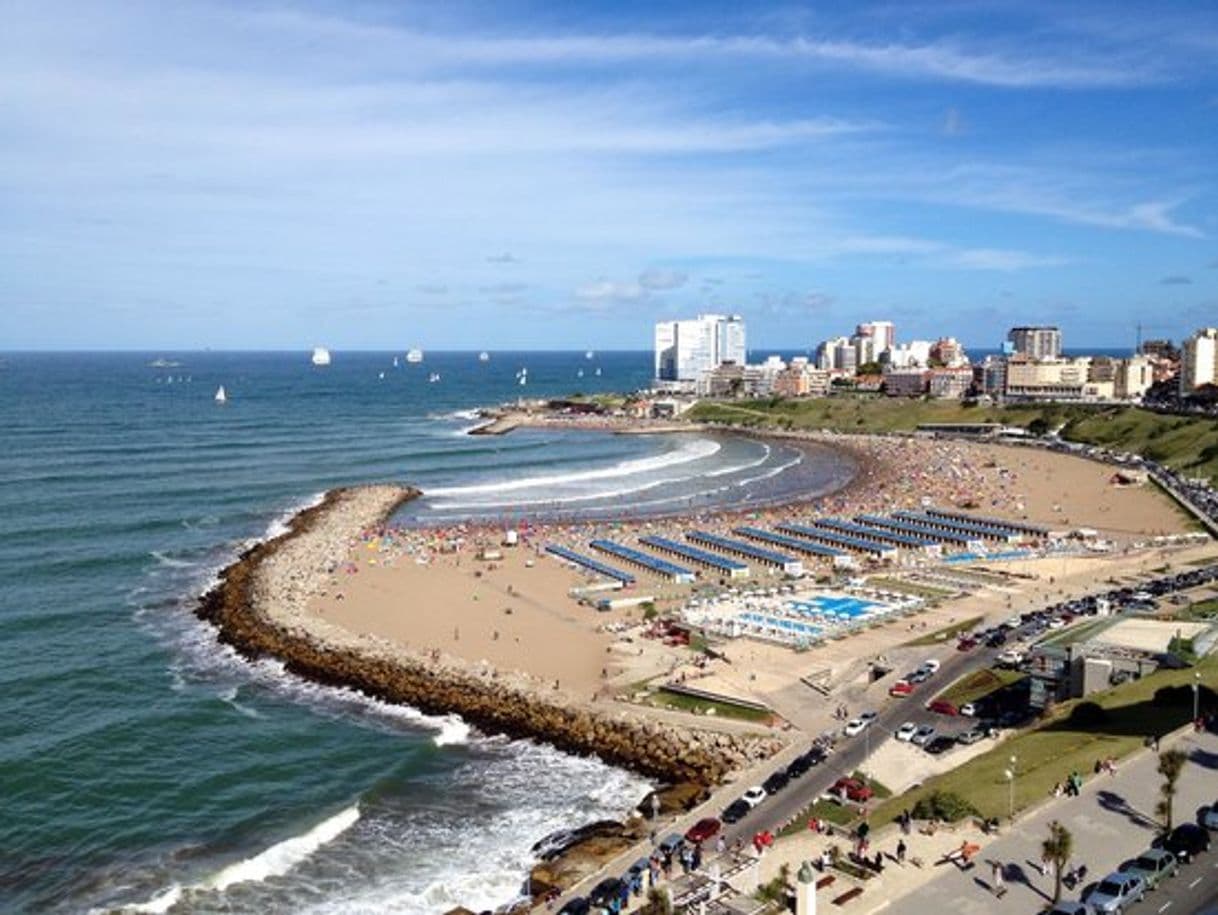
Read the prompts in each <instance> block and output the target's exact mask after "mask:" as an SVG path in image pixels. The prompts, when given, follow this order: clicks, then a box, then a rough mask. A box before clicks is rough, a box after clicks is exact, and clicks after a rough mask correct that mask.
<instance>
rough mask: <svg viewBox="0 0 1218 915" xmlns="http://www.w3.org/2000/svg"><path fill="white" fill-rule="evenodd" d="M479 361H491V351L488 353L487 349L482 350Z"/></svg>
mask: <svg viewBox="0 0 1218 915" xmlns="http://www.w3.org/2000/svg"><path fill="white" fill-rule="evenodd" d="M478 361H479V362H490V361H491V354H490V353H488V352H487V351H486V350H483V351H482V352H480V353H479V354H478Z"/></svg>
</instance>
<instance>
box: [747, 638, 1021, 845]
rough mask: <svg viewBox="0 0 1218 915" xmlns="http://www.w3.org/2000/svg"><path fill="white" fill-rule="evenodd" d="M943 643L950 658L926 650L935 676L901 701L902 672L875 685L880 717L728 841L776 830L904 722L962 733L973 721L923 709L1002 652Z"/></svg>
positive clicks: (813, 696) (755, 810)
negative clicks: (895, 688)
mask: <svg viewBox="0 0 1218 915" xmlns="http://www.w3.org/2000/svg"><path fill="white" fill-rule="evenodd" d="M1026 628H1027V627H1020V628H1019V629H1016V630H1013V631H1012V632H1011V633H1010V636H1009V639H1008V641H1009V642H1014V641H1015V639H1016V638H1018V636H1019V635H1020V634H1021V633H1023V632H1024V631H1026ZM945 644H946V645H947V646H950V654H949V653H947V652H945V651H944V647H941V646H935V647H928V648H927V649H926V657H927V658H937V659H938V660H939V661H940V662H941V667H940V668H939V672H938V673H936V674H935V675H934V676H933V677H931V678H930V679H929V680H927V681H926V682H924V683H919V684H918V685H917V686H915V687H914V690H913V692H912V693H911V694H910V695H908V696H906V697H905V698H903V699H895V698H891V697H889V696H888V692H887V691H888V686H889V685H891V684H892V682H893V681H895V680H896V679H897V678H898V677H899V676H900V675H901V672H900V671H896V672H894V673H893V674H890V675H889V676H887V677H885V678H884V679H883V680H881V681H880V682H879V683H877V684H876V685H875V687H874V688H875V689H876V690H877V698H879V697H880V696H882V700H881V701H880V703H879V707H878V708H871V709H870V711H875V712H877V713H878V715H879V717H877V718H876V720H875V721H873V722H872V723H871V725H870V726H869V727H868V728H867V730H866V731H865V732H864V733H862V734H859V735H858V736H856V737H847V738H841V739H839V741H838V744H837V748H836V750H835V751H834V752H833V753H832V754H831V755H830V756H829V758H828V759H826V760H825V761H824V762H823V763H821V764H820V765H819V766H816V767H815V768H813V769H811V770H810V771H809V772H808V773H807V774H806V775H804V776H803V777H802V778H799V779H794V780H792V781H791V783H790V784H789V785H788V786H787V787H786V788H785V789H784V790H783V791H781V792H780V793H779V794H777V795H775V796H773V797H769V798H766V799H765V801H763V802H762V803H761V804H759V805H758V806H757V807H755V808H753V809H752V810H751V811H749V813H748V814H747V815H746V816H745V817H744V818H743V819H742V820H741V821H740V822H739V823H735V824H732V825H731V826H728V827H727V828H726V830H725V835H726V837H727V840H728V842H729V843H730V842H733V841H735V840H736V839H737V838H740V839H743V840H744V841H745V842H746V843H747V842H750V841H751V840H752V837H753V836H754V835H756V834H757V833H758V832H761V831H762V830H765V829H774V828H775V826H777V825H779V824H781V823H785V822H787V821H788V820H790V819H791V818H792V817H794V816H795V815H796V814H798V813H799V812H800V811H802V810H803V809H804V808H806V807H807V806H808V805H809V804H811V803H812V802H813V801H814V800H816V798H818V797H820V796H821V795H822V794H824V793H825V792H826V791H827V790H828V789H829V787H830V786H831V785H832V784H833V783H834V782H835V781H837V779H838V778H840V777H841V776H843V775H850V774H851V773H852V772H854V771H856V770H857V769H859V768H865V767H864V766H863V763H864V762H865V760H866V758H867V754H868V751H870V752H872V753H874V752H875V751H876V750H878V749H879V747H880V745H881V744H882V743H883V742H884V741H886V740H892V739H894V738H893V736H892V735H893V732H894V731H895V730H896V729H897V728H898V727H900V726H901V725H902V724H904V723H905V722H906V721H912V722H914V723H915V724H924V723H925V724H933V725H935V726H936V727H938V728H942V729H943V730H945V731H946V732H947V733H954V732H956V731H963V730H966V728H967V727H968V726H969V724H971V723H972V719H969V718H957V719H952V718H947V717H945V716H943V715H938V714H935V713H934V712H931V711H928V710H927V708H926V703H927V702H929V701H930V700H931V699H932V698H933V697H934V696H935V695H937V694H938V693H939V692H941V691H942V690H944V689H946V688H947V686H949V685H950V684H951V683H952V682H954V681H955V680H956V679H958V678H959V677H962V676H965V675H966V674H970V673H973V672H974V671H977V670H981V669H983V668H986V667H990V666H992V665H993V664H994V662H995V659H996V658H997V657H998V655H999V654H1000V653H1001V652H1002V651H1003V648H986V647H984V646H978V647H977V648H974V649H972V650H971V651H967V652H965V651H957V650H956V640H955V639H948V640H947V642H946V643H945ZM1005 647H1006V646H1004V648H1005ZM808 701H809V702H821V701H823V702H829V703H832V702H834V701H835V700H833V699H831V698H830V699H821V698H820V697H819V696H817V695H816V694H815V693H812V692H811V691H809V694H808ZM949 723H950V726H948V725H949ZM743 787H747V786H743ZM742 790H743V789H742Z"/></svg>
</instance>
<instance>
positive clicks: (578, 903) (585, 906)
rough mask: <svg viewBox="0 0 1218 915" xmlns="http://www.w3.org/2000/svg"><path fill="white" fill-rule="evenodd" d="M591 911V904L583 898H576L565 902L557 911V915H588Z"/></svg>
mask: <svg viewBox="0 0 1218 915" xmlns="http://www.w3.org/2000/svg"><path fill="white" fill-rule="evenodd" d="M591 910H592V903H590V902H589V901H588V900H587V899H585V898H584V897H583V896H576V897H575V898H574V899H568V900H567V901H566V904H564V905H563V907H562V908H561V909H559V910H558V915H588V913H589V912H590V911H591Z"/></svg>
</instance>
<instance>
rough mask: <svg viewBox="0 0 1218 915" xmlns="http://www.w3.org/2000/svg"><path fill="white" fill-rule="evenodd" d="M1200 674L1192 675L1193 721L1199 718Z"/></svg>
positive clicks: (1197, 672) (1198, 672)
mask: <svg viewBox="0 0 1218 915" xmlns="http://www.w3.org/2000/svg"><path fill="white" fill-rule="evenodd" d="M1200 702H1201V672H1200V671H1196V672H1195V673H1194V674H1193V721H1194V722H1195V721H1196V720H1197V719H1198V718H1200V717H1201V705H1200Z"/></svg>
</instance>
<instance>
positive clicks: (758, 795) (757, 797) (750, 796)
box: [740, 785, 766, 807]
mask: <svg viewBox="0 0 1218 915" xmlns="http://www.w3.org/2000/svg"><path fill="white" fill-rule="evenodd" d="M765 796H766V795H765V788H762V787H761V786H760V785H754V786H753V787H752V788H749V789H748V790H747V791H745V792H744V794H742V795H740V800H742V801H744V802H745V803H746V804H748V805H749V806H750V807H756V806H757V805H758V804H760V803H761V802H762V801H764V800H765Z"/></svg>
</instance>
